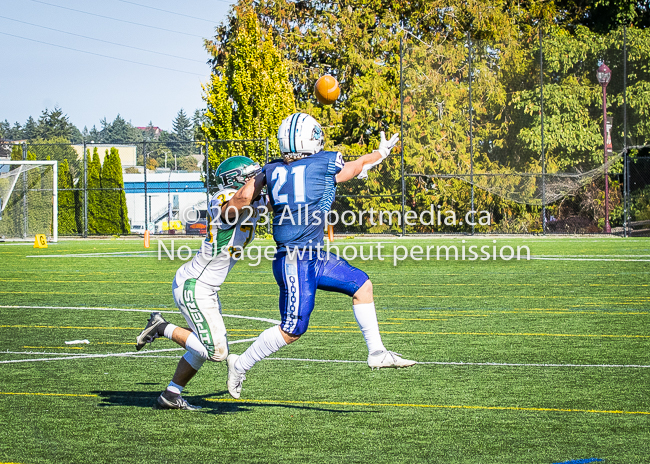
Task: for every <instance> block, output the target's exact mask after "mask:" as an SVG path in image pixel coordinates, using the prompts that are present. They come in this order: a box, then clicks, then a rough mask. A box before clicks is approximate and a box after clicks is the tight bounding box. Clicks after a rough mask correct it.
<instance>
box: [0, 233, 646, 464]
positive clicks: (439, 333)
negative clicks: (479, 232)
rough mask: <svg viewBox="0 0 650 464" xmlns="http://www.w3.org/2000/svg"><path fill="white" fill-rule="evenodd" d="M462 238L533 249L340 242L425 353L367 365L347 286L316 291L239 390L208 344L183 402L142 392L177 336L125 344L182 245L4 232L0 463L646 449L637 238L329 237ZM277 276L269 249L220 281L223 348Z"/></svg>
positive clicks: (387, 329) (264, 308) (394, 328)
mask: <svg viewBox="0 0 650 464" xmlns="http://www.w3.org/2000/svg"><path fill="white" fill-rule="evenodd" d="M462 240H465V241H466V243H465V244H464V245H466V246H470V245H472V244H476V245H478V246H483V245H488V246H493V240H496V241H497V245H498V246H502V245H509V246H512V247H517V246H524V245H525V246H528V247H529V248H530V251H531V255H532V257H533V259H531V260H530V261H525V260H522V261H515V260H512V261H504V260H501V259H497V260H496V261H493V260H489V261H467V260H465V261H462V260H458V261H456V260H444V259H441V260H430V261H414V260H412V259H406V260H404V261H401V262H399V263H397V266H393V260H392V258H391V259H386V260H384V261H378V260H376V259H375V260H366V261H362V260H360V259H356V260H354V261H353V263H354V264H355V265H356V266H358V267H360V268H362V269H363V270H364V271H366V272H367V273H368V274H369V275H370V277H371V278H372V281H373V285H374V288H375V300H376V305H377V310H378V318H379V321H380V329H381V331H382V336H383V339H384V343H385V344H386V346H387V347H388V348H389V349H393V350H396V351H398V352H400V353H402V354H403V355H404V356H405V357H407V358H410V359H415V360H417V361H420V362H421V364H418V365H416V366H414V367H412V368H410V369H403V370H386V369H384V370H380V371H371V370H370V369H368V367H367V366H366V365H365V357H366V355H367V352H366V348H365V344H364V342H363V339H362V337H361V334H360V333H359V330H358V328H357V326H356V323H355V321H354V317H353V315H352V311H351V306H350V305H351V302H350V299H349V298H348V297H345V296H342V295H336V294H330V293H325V292H320V293H319V295H318V296H317V303H316V309H315V310H314V313H313V315H312V319H311V324H310V329H309V331H308V332H307V334H306V335H305V336H304V337H303V338H302V339H301V340H300V341H299V342H297V343H295V344H293V345H291V346H289V347H286V348H284V349H283V350H281V351H280V352H278V353H277V354H276V356H274V357H273V358H272V359H269V360H265V361H263V362H261V363H259V364H258V365H256V366H255V367H254V368H253V370H251V371H250V373H249V375H248V379H247V380H246V381H245V383H244V390H243V393H242V398H241V400H238V401H235V400H233V399H232V398H230V396H229V395H228V393H227V392H226V389H225V375H226V367H225V363H219V364H216V363H206V364H205V365H204V367H203V368H202V370H201V372H200V373H199V374H198V375H197V377H196V378H195V379H194V380H193V381H192V382H191V383H190V384H189V386H188V388H187V389H186V391H185V393H184V396H186V397H187V399H188V400H189V401H190V402H193V403H196V404H199V405H201V406H203V409H202V410H201V411H197V412H181V411H156V410H153V409H152V408H151V405H152V404H153V403H154V401H155V399H156V397H157V396H158V395H159V393H160V392H161V391H162V389H164V387H165V385H166V384H167V383H168V381H169V379H170V378H171V375H172V373H173V370H174V368H175V365H176V363H177V362H178V358H179V357H180V356H181V355H182V353H183V352H182V351H179V350H175V348H177V346H176V345H175V344H174V343H172V342H170V341H168V340H164V339H162V340H156V342H155V343H154V344H152V345H151V346H149V347H147V348H146V350H143V352H141V353H139V354H137V355H135V349H134V339H135V336H136V335H137V334H138V333H139V331H140V330H141V328H142V327H143V326H144V324H145V323H146V319H147V317H148V312H149V311H151V310H162V311H169V313H168V314H166V317H167V318H168V319H169V320H170V321H172V322H174V323H179V324H180V323H182V322H183V320H182V317H181V316H180V314H178V312H177V311H176V308H175V306H174V303H173V300H172V297H171V281H172V279H173V275H174V272H175V271H176V269H177V268H178V266H179V265H180V264H181V261H179V260H178V259H175V260H173V261H172V260H170V259H168V258H166V257H165V258H163V259H162V260H158V259H157V253H156V251H157V248H156V246H157V244H156V240H152V248H150V249H149V250H145V249H144V248H143V247H142V243H141V242H140V241H135V240H123V239H115V240H89V241H79V240H75V241H61V242H59V243H57V244H51V245H50V246H49V247H48V248H47V249H42V250H38V249H33V248H32V245H31V244H26V245H14V244H12V246H5V245H6V244H0V262H1V263H2V269H3V272H2V273H1V274H0V281H1V282H2V285H1V286H0V330H2V332H1V334H2V337H0V366H1V369H2V380H1V381H0V462H13V463H22V464H32V463H68V462H69V463H83V462H92V463H118V462H119V463H124V462H129V463H139V462H169V463H177V462H184V463H205V462H233V463H240V462H262V463H265V462H269V463H271V462H278V461H282V462H287V463H304V462H318V463H320V462H323V463H326V462H345V463H369V462H372V463H397V462H399V463H402V462H404V463H414V462H440V463H478V462H481V463H515V462H516V463H549V464H550V463H561V462H567V461H571V460H580V459H582V460H588V459H602V460H603V462H606V463H608V464H609V463H636V462H647V459H648V456H650V427H649V425H650V392H649V390H648V386H649V385H650V349H649V348H650V330H649V328H650V323H649V322H650V292H649V288H650V240H649V239H618V238H609V237H598V236H591V237H582V238H578V239H574V238H553V237H539V238H538V237H435V238H412V237H409V238H405V239H394V238H388V237H380V238H371V237H360V238H357V239H352V240H338V239H337V240H336V241H335V242H334V245H340V246H356V247H361V246H369V245H370V244H372V243H373V242H376V241H380V242H382V244H383V245H384V246H385V250H386V253H387V255H390V254H393V253H394V251H393V248H394V247H395V246H405V247H407V248H412V247H413V246H416V245H419V246H425V245H446V246H450V245H456V246H457V247H459V248H460V247H461V246H462V245H463V243H462ZM166 243H169V240H166ZM199 243H200V240H199V239H177V240H176V246H178V245H188V246H189V247H190V248H192V249H196V248H198V245H199ZM253 245H259V246H269V245H272V242H271V241H268V240H266V241H264V240H256V241H255V242H254V243H253ZM145 251H148V253H145ZM53 255H56V256H53ZM68 255H78V256H76V257H75V256H68ZM277 295H278V290H277V286H276V284H275V281H274V279H273V275H272V272H271V266H270V263H269V262H267V261H262V262H261V264H260V265H259V266H249V265H248V263H247V262H245V261H244V262H242V263H239V264H238V265H237V266H236V267H235V268H234V269H233V271H232V272H231V274H230V276H229V277H228V281H227V282H226V283H225V284H224V286H223V288H222V291H221V292H220V297H221V300H222V304H223V308H224V314H226V315H232V316H243V318H242V317H237V318H235V317H227V318H226V319H225V322H226V326H227V327H228V330H229V336H230V341H231V342H233V343H232V344H231V352H234V353H241V352H242V351H243V350H244V349H245V348H246V347H247V346H248V345H249V343H250V342H249V341H246V340H248V339H251V338H254V337H256V336H257V335H258V334H259V333H260V332H261V331H262V330H264V329H265V328H267V327H268V326H269V325H270V323H269V322H268V321H265V320H264V319H267V320H274V319H278V318H279V313H278V310H277V301H276V299H277ZM80 339H81V340H82V339H87V340H89V341H90V343H89V344H76V345H66V344H65V341H70V340H80ZM44 359H49V361H45V360H44ZM585 462H586V461H585Z"/></svg>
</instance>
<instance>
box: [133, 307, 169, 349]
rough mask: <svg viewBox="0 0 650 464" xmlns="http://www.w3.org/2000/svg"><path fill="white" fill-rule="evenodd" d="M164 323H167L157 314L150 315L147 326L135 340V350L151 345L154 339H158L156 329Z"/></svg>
mask: <svg viewBox="0 0 650 464" xmlns="http://www.w3.org/2000/svg"><path fill="white" fill-rule="evenodd" d="M166 322H167V321H166V320H165V319H163V317H162V316H161V315H160V313H159V312H153V313H151V317H150V318H149V321H148V322H147V326H146V327H145V328H144V330H143V331H142V332H140V335H138V337H137V338H136V339H135V341H136V343H135V349H136V350H137V351H140V350H141V349H142V348H144V346H145V345H146V344H147V343H152V342H153V341H154V340H155V339H156V338H158V336H159V335H158V327H159V326H160V324H165V323H166Z"/></svg>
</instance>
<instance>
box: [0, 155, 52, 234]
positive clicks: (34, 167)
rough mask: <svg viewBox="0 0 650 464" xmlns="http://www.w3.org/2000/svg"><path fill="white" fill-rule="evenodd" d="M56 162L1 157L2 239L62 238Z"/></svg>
mask: <svg viewBox="0 0 650 464" xmlns="http://www.w3.org/2000/svg"><path fill="white" fill-rule="evenodd" d="M57 179H58V170H57V162H56V161H5V160H0V239H2V240H10V239H11V240H34V237H35V236H36V235H37V234H44V235H45V236H47V237H48V240H49V241H52V242H56V241H57V240H58V230H57V229H58V224H57V223H58V195H57V193H58V192H57V184H58V182H57Z"/></svg>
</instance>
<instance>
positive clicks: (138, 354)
mask: <svg viewBox="0 0 650 464" xmlns="http://www.w3.org/2000/svg"><path fill="white" fill-rule="evenodd" d="M254 340H256V338H246V339H243V340H233V341H229V342H228V344H229V345H234V344H236V343H246V342H252V341H254ZM168 351H185V348H180V347H179V348H166V349H163V350H147V351H140V352H136V353H105V354H76V353H75V354H68V355H67V356H65V357H63V356H61V355H64V353H48V354H57V355H59V357H57V358H32V359H9V360H7V361H0V364H12V363H24V362H39V361H67V360H70V359H96V358H117V357H122V358H125V357H126V358H152V357H156V358H158V357H161V356H157V355H156V353H163V352H168ZM3 353H7V354H39V353H34V352H19V351H0V355H1V354H3ZM44 354H45V353H44ZM164 357H171V356H164ZM178 357H180V356H178ZM173 358H177V356H174V357H173Z"/></svg>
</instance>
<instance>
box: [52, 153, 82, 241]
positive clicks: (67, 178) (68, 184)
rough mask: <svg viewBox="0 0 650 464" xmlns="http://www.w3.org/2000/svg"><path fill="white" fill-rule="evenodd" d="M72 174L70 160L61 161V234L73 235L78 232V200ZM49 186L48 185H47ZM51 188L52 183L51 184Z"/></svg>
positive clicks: (59, 184) (59, 204)
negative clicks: (76, 200) (76, 199)
mask: <svg viewBox="0 0 650 464" xmlns="http://www.w3.org/2000/svg"><path fill="white" fill-rule="evenodd" d="M72 186H73V183H72V174H71V173H70V168H69V166H68V160H63V162H61V163H59V174H58V187H59V192H58V197H59V201H58V206H59V234H60V235H73V234H76V233H77V231H78V229H77V219H76V217H75V216H76V209H77V208H76V202H75V192H74V191H72V190H69V189H72ZM45 188H47V187H45ZM50 188H51V184H50Z"/></svg>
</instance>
